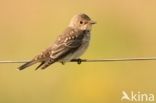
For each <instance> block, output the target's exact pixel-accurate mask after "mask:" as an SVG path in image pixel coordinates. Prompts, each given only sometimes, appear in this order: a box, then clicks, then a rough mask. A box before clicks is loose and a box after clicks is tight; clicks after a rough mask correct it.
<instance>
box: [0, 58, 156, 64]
mask: <svg viewBox="0 0 156 103" xmlns="http://www.w3.org/2000/svg"><path fill="white" fill-rule="evenodd" d="M154 60H156V57H147V58H110V59H81V60H80V61H81V62H119V61H154ZM26 62H28V60H21V61H20V60H17V61H16V60H15V61H13V60H1V61H0V64H2V63H26ZM68 62H79V60H78V59H74V60H71V61H68Z"/></svg>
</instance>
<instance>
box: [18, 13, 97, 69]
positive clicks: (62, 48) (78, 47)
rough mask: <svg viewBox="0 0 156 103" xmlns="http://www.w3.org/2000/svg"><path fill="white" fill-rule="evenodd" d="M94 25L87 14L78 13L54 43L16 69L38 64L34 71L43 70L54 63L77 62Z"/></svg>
mask: <svg viewBox="0 0 156 103" xmlns="http://www.w3.org/2000/svg"><path fill="white" fill-rule="evenodd" d="M93 24H96V22H95V21H94V20H92V19H91V18H90V17H89V16H88V15H87V14H85V13H79V14H76V15H74V16H73V17H72V19H71V20H70V22H69V25H68V26H67V28H66V29H65V30H64V31H63V32H62V33H61V34H60V35H59V36H58V37H57V39H56V41H55V42H54V43H53V44H52V45H50V46H49V47H48V48H47V49H45V50H44V51H42V52H41V53H40V54H38V55H36V56H35V57H34V58H33V59H31V60H30V61H28V62H26V63H25V64H23V65H21V66H19V67H18V70H23V69H25V68H27V67H29V66H32V65H33V64H36V63H40V64H39V65H38V66H37V67H36V69H35V70H37V69H39V68H40V69H45V68H47V67H48V66H50V65H51V64H53V63H55V62H60V63H62V64H64V63H65V62H68V61H72V60H77V62H78V64H80V63H81V59H80V56H81V55H82V54H84V52H85V51H86V49H87V48H88V46H89V43H90V36H91V30H92V25H93Z"/></svg>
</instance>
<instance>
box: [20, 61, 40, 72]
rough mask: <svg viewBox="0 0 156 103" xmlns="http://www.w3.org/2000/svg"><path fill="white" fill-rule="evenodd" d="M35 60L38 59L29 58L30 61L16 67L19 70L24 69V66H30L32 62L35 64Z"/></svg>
mask: <svg viewBox="0 0 156 103" xmlns="http://www.w3.org/2000/svg"><path fill="white" fill-rule="evenodd" d="M37 62H38V61H36V60H31V61H29V62H26V63H25V64H23V65H21V66H20V67H18V69H19V70H23V69H25V68H27V67H29V66H31V65H33V64H35V63H37Z"/></svg>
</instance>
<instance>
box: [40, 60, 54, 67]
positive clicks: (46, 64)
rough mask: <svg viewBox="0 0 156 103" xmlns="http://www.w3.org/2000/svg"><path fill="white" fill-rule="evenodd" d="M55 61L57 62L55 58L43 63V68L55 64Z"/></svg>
mask: <svg viewBox="0 0 156 103" xmlns="http://www.w3.org/2000/svg"><path fill="white" fill-rule="evenodd" d="M55 62H56V61H54V60H53V59H50V60H48V61H47V62H45V63H44V64H43V65H42V67H41V69H42V70H43V69H45V68H47V67H48V66H50V65H51V64H53V63H55Z"/></svg>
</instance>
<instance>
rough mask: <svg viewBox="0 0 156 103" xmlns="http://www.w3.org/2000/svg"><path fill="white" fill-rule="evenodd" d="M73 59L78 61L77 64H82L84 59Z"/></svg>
mask: <svg viewBox="0 0 156 103" xmlns="http://www.w3.org/2000/svg"><path fill="white" fill-rule="evenodd" d="M71 61H76V62H77V64H81V62H82V59H80V58H78V59H72V60H71Z"/></svg>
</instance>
